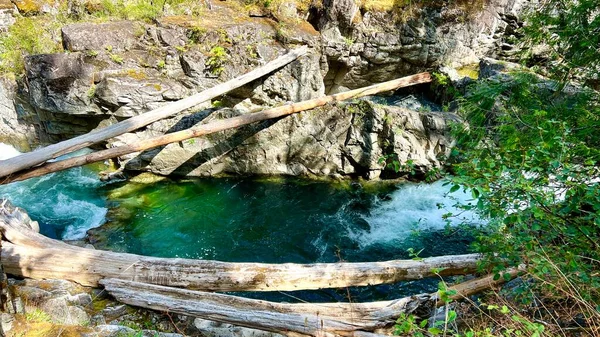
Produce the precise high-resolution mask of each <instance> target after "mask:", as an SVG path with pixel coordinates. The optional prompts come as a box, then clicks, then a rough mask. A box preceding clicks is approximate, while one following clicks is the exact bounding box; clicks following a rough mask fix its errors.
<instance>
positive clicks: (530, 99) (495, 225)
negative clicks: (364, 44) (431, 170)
mask: <svg viewBox="0 0 600 337" xmlns="http://www.w3.org/2000/svg"><path fill="white" fill-rule="evenodd" d="M556 86H557V87H560V85H558V84H557V85H556ZM554 87H555V86H554V85H550V84H549V83H548V81H542V80H540V78H539V77H537V76H536V75H534V74H530V73H521V74H514V75H513V76H512V78H511V79H510V80H501V81H500V80H498V81H493V80H490V81H487V82H481V83H480V84H478V85H477V86H476V87H475V88H473V89H472V94H471V96H469V97H468V98H467V99H465V100H464V101H463V102H462V105H461V109H462V113H463V115H464V116H465V117H466V118H467V120H468V121H469V123H470V126H469V127H468V128H466V129H462V130H461V132H459V133H458V135H459V139H458V147H457V148H456V149H455V150H454V159H456V160H458V163H457V164H456V165H455V166H454V169H455V172H456V177H455V178H454V182H455V183H456V184H457V185H461V186H464V187H467V188H469V189H471V190H472V191H474V193H476V194H477V196H478V197H479V198H478V202H477V204H476V205H464V207H465V208H468V209H473V208H475V209H477V210H478V211H479V212H480V213H481V214H482V215H484V216H486V217H488V218H489V219H490V221H491V225H490V227H489V228H488V232H487V233H485V234H484V235H482V236H481V237H480V240H479V241H478V243H477V244H476V246H475V247H476V249H477V250H479V251H481V252H484V253H489V254H488V257H489V262H490V263H491V267H492V268H493V269H494V270H495V271H496V272H497V273H498V277H500V276H501V274H500V271H501V270H502V269H503V267H504V266H505V265H513V266H514V265H518V264H520V263H527V264H528V266H529V267H530V271H531V272H532V273H533V275H535V276H537V277H538V278H539V279H540V280H543V282H541V283H538V285H542V286H549V287H555V286H556V285H557V284H569V283H570V284H580V285H581V286H582V288H581V289H580V291H579V295H580V297H581V299H583V300H592V301H598V300H599V299H600V298H599V293H598V287H600V277H599V276H598V275H597V273H596V272H595V270H596V269H597V265H596V264H597V263H598V262H597V261H599V260H600V249H599V247H598V245H599V243H600V220H599V219H600V214H599V211H600V186H599V185H598V183H597V180H596V179H598V178H600V171H599V170H598V164H599V160H600V151H599V150H598V149H599V148H598V145H600V137H599V136H600V135H599V134H597V132H596V130H598V127H600V109H599V105H598V95H597V93H595V92H592V91H587V90H584V89H579V90H571V92H570V93H564V92H563V93H560V92H557V91H555V90H554ZM566 112H568V113H566ZM455 189H456V188H453V190H455ZM582 281H583V282H582Z"/></svg>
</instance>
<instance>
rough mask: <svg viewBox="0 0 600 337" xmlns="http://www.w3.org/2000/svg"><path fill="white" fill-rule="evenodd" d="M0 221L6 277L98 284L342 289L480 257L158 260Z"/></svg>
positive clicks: (452, 269)
mask: <svg viewBox="0 0 600 337" xmlns="http://www.w3.org/2000/svg"><path fill="white" fill-rule="evenodd" d="M15 222H16V221H11V219H6V218H0V229H1V230H2V234H3V236H4V238H5V240H6V241H5V242H4V243H3V248H2V256H1V258H2V263H3V264H4V268H5V270H6V272H7V273H9V274H12V275H16V276H21V277H30V278H37V279H44V278H59V279H67V280H71V281H74V282H77V283H80V284H82V285H86V286H97V285H98V281H99V280H100V279H103V278H117V279H124V280H133V281H138V282H144V283H152V284H159V285H166V286H173V287H182V288H189V289H200V290H207V291H223V292H224V291H276V290H304V289H321V288H340V287H349V286H367V285H376V284H384V283H394V282H399V281H403V280H414V279H421V278H424V277H430V276H434V275H435V273H434V272H433V271H436V270H441V272H440V274H441V275H459V274H467V273H471V272H473V271H474V270H475V269H476V264H477V261H478V260H479V256H478V255H477V254H467V255H453V256H441V257H430V258H426V259H423V260H419V261H415V260H392V261H384V262H355V263H316V264H294V263H283V264H267V263H229V262H220V261H210V260H192V259H179V258H173V259H170V258H156V257H148V256H140V255H135V254H127V253H117V252H108V251H102V250H94V249H86V248H81V247H75V246H71V245H67V244H65V243H64V242H61V241H58V240H53V239H50V238H47V237H45V236H43V235H41V234H39V233H36V232H34V231H32V230H30V229H27V228H24V226H19V225H18V224H16V223H15Z"/></svg>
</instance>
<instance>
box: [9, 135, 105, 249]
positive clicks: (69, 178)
mask: <svg viewBox="0 0 600 337" xmlns="http://www.w3.org/2000/svg"><path fill="white" fill-rule="evenodd" d="M19 154H20V152H19V151H17V150H16V149H14V148H13V147H12V146H10V145H7V144H3V143H0V159H8V158H11V157H14V156H17V155H19ZM78 154H82V152H81V151H78V152H77V153H75V154H72V155H78ZM101 185H102V182H101V181H100V180H99V179H98V177H97V175H96V174H95V173H94V172H92V171H90V170H89V169H86V168H83V167H78V168H73V169H70V170H67V171H63V172H58V173H52V174H48V175H45V176H43V177H39V178H33V179H29V180H25V181H20V182H15V183H11V184H8V185H2V186H0V197H4V198H8V199H9V200H10V201H11V202H12V203H13V204H15V205H17V206H19V207H21V208H23V209H25V210H27V212H29V214H30V216H31V218H32V219H34V220H37V221H39V222H40V226H41V231H42V233H44V234H46V235H49V236H51V237H56V238H59V239H64V240H76V239H81V238H83V237H84V236H85V233H86V231H87V230H88V229H90V228H94V227H98V226H100V225H102V224H103V223H104V222H105V217H106V212H107V211H108V210H107V208H106V207H105V206H104V200H103V198H102V196H100V195H99V194H97V189H98V188H99V187H100V186H101Z"/></svg>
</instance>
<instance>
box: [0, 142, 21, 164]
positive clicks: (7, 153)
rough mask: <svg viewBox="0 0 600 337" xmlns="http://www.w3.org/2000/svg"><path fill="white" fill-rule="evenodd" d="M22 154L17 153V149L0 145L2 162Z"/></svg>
mask: <svg viewBox="0 0 600 337" xmlns="http://www.w3.org/2000/svg"><path fill="white" fill-rule="evenodd" d="M20 154H21V152H19V151H17V149H15V148H14V147H12V146H10V145H8V144H4V143H0V160H5V159H8V158H12V157H16V156H18V155H20Z"/></svg>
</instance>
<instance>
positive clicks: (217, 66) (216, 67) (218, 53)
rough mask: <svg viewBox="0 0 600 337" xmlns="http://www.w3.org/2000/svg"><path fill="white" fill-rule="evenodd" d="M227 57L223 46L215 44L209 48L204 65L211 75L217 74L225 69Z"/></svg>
mask: <svg viewBox="0 0 600 337" xmlns="http://www.w3.org/2000/svg"><path fill="white" fill-rule="evenodd" d="M228 58H229V55H228V54H227V51H226V50H225V48H223V47H221V46H215V47H213V48H212V49H211V50H210V53H209V57H208V60H206V67H207V68H208V71H210V72H211V73H212V74H213V75H215V76H219V75H221V73H222V72H223V70H225V67H224V65H225V62H226V61H227V59H228Z"/></svg>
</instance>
